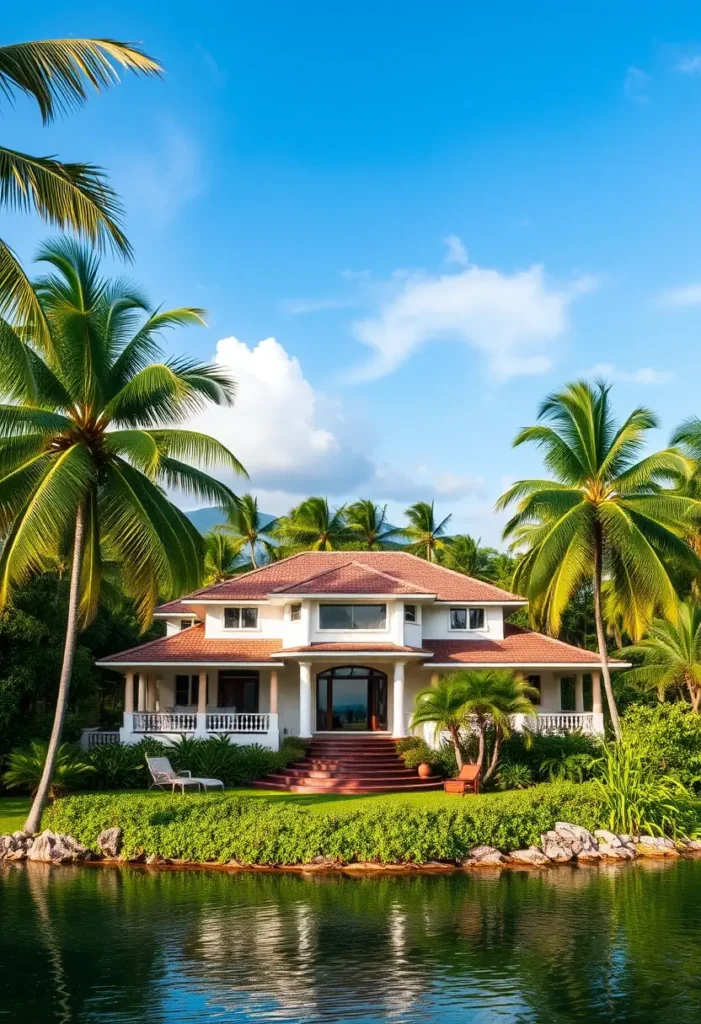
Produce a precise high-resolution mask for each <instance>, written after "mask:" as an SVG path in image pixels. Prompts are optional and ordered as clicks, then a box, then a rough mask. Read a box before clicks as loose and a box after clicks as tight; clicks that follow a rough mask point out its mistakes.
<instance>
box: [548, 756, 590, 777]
mask: <svg viewBox="0 0 701 1024" xmlns="http://www.w3.org/2000/svg"><path fill="white" fill-rule="evenodd" d="M591 766H592V756H591V754H584V753H577V752H576V751H573V752H571V753H567V752H566V751H564V750H561V751H558V753H557V754H551V755H550V757H544V758H543V760H542V761H541V762H540V771H541V773H542V774H543V775H544V776H546V777H547V778H548V779H550V781H551V782H561V781H563V780H564V781H567V782H584V780H585V778H587V775H588V774H589V773H590V771H591Z"/></svg>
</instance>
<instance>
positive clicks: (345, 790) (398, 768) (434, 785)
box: [252, 733, 443, 794]
mask: <svg viewBox="0 0 701 1024" xmlns="http://www.w3.org/2000/svg"><path fill="white" fill-rule="evenodd" d="M252 785H253V786H255V787H256V788H257V789H279V790H284V791H286V792H288V793H341V794H354V793H355V794H363V793H365V794H370V793H400V792H401V793H406V792H415V791H419V792H426V791H430V790H434V789H442V788H443V781H442V779H440V778H439V777H438V776H435V775H434V776H431V777H430V778H428V779H422V778H420V777H419V776H418V775H417V773H416V771H415V770H414V769H413V768H405V767H404V762H403V761H402V759H401V758H400V757H399V755H398V754H397V744H396V740H393V739H392V738H391V737H389V736H386V735H377V733H362V734H358V733H354V734H351V735H349V734H348V733H338V734H335V733H331V734H329V733H322V734H317V735H316V736H315V737H314V738H313V739H312V741H311V743H310V745H309V750H308V751H307V754H306V756H305V757H303V758H302V759H301V760H299V761H295V762H294V763H293V764H290V765H288V766H287V767H286V768H282V769H280V770H279V771H277V772H274V773H273V774H272V775H266V776H265V778H263V779H258V780H256V782H254V783H252Z"/></svg>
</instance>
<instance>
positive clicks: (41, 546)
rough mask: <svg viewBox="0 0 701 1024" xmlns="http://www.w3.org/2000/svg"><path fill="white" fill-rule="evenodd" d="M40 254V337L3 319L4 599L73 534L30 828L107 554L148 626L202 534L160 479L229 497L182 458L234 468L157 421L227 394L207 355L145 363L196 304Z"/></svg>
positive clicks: (223, 452)
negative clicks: (41, 340) (44, 337)
mask: <svg viewBox="0 0 701 1024" xmlns="http://www.w3.org/2000/svg"><path fill="white" fill-rule="evenodd" d="M39 259H40V260H42V261H44V262H46V263H47V264H49V266H50V267H51V268H52V272H51V273H49V274H48V275H46V276H45V277H43V278H42V279H41V280H40V281H39V282H38V284H37V295H38V298H39V301H40V303H41V307H42V311H43V315H44V317H45V320H46V323H47V324H48V326H49V332H50V344H49V345H47V346H44V347H43V349H42V350H40V349H39V347H38V346H37V345H36V344H33V343H32V342H31V341H27V340H26V339H25V337H24V335H23V334H22V333H19V332H17V331H15V330H13V328H12V327H11V326H10V324H9V323H8V322H7V321H0V397H2V398H3V399H4V400H5V404H3V405H0V535H3V534H5V535H6V540H5V544H4V547H3V551H2V555H1V556H0V607H4V606H6V605H7V604H8V602H9V601H10V599H11V596H12V593H13V590H14V588H16V587H17V586H19V585H21V584H22V583H23V582H24V581H26V580H27V579H28V578H29V577H30V576H31V575H32V574H33V573H34V572H37V571H39V570H41V569H42V566H43V562H44V559H46V558H47V557H49V558H50V557H52V556H53V555H55V553H56V551H57V550H64V549H66V548H67V547H68V546H69V543H70V544H72V557H71V582H70V595H69V604H68V621H67V626H66V640H65V647H64V659H63V667H62V670H61V678H60V683H59V690H58V697H57V702H56V712H55V717H54V724H53V728H52V732H51V741H50V744H49V753H48V757H47V759H46V765H45V769H44V777H43V779H42V782H41V784H40V785H39V788H38V790H37V795H36V799H35V801H34V804H33V806H32V809H31V811H30V814H29V818H28V819H27V828H28V829H29V830H30V831H35V830H36V829H37V828H38V827H39V823H40V819H41V808H42V806H43V803H44V801H45V799H46V794H47V793H48V790H49V786H50V782H51V775H52V771H53V767H54V761H55V757H56V753H57V750H58V747H59V744H60V740H61V733H62V729H63V720H64V716H65V712H66V706H67V698H68V689H69V684H70V679H71V669H72V663H73V655H74V651H75V646H76V638H77V634H78V629H79V624H83V625H84V624H86V623H87V622H89V621H90V619H91V618H92V617H93V616H94V614H95V612H96V609H97V606H98V601H99V596H100V583H101V577H102V565H103V561H115V562H118V563H119V565H120V573H121V582H122V587H123V590H124V593H125V594H126V595H127V596H128V597H130V598H133V600H134V602H135V604H136V608H137V611H138V614H139V617H140V619H141V622H142V624H146V623H147V622H148V621H149V619H150V616H151V614H152V612H153V609H154V607H155V605H156V604H157V602H158V600H159V597H160V596H168V595H170V596H178V595H180V594H182V593H186V592H187V591H188V590H191V589H192V588H193V587H196V586H198V585H199V583H200V581H201V576H202V568H203V561H204V541H203V539H202V537H201V536H200V534H199V533H198V532H197V530H196V529H195V528H194V526H193V525H192V523H190V521H189V520H188V518H187V517H186V516H185V515H184V514H183V513H182V512H181V511H180V510H179V509H177V508H176V507H175V505H173V504H172V503H171V502H170V501H169V500H168V498H167V497H166V495H165V493H164V490H163V488H164V487H169V488H178V489H180V490H181V491H184V492H186V493H190V494H193V495H195V496H196V497H200V498H206V499H208V500H213V501H215V502H216V503H217V504H228V503H229V502H232V501H233V500H234V495H233V494H232V492H231V491H230V490H229V489H228V487H225V486H224V485H223V484H221V483H219V482H218V481H217V480H215V479H214V478H213V477H211V476H209V475H208V474H206V473H204V472H202V471H201V470H200V469H197V468H195V467H194V466H193V465H191V462H192V461H194V462H196V463H199V464H200V465H204V466H207V467H214V466H224V467H226V468H227V469H228V470H229V471H233V472H236V473H241V472H243V468H242V466H241V465H240V463H239V462H238V461H237V459H236V458H235V457H234V456H233V455H232V454H231V452H229V451H228V450H227V449H226V448H225V447H224V446H223V445H221V444H220V443H219V442H218V441H215V440H213V439H212V438H210V437H208V436H207V435H204V434H199V433H196V432H193V431H189V430H182V429H171V428H170V427H169V426H168V427H165V426H163V425H164V424H168V425H170V424H173V423H177V422H178V421H181V420H182V419H184V418H186V417H187V416H188V415H190V414H191V413H193V412H195V411H197V410H199V409H201V408H203V407H204V406H205V405H206V404H207V403H209V402H215V403H218V404H222V405H228V404H230V403H231V402H232V401H233V398H234V390H235V389H234V384H233V382H232V381H231V379H230V378H229V377H228V376H227V375H226V374H225V373H224V372H223V371H221V370H220V369H218V368H217V367H214V366H209V365H205V364H199V363H195V362H192V361H190V360H185V359H174V360H169V361H167V362H160V363H151V362H150V360H151V359H153V358H154V357H155V356H156V355H157V354H158V353H159V351H160V344H159V333H160V332H161V331H162V330H163V329H164V328H166V327H170V326H173V325H181V324H191V323H201V322H202V311H201V310H198V309H189V308H181V309H174V310H169V311H167V312H162V311H151V310H150V309H149V306H148V303H147V301H146V299H145V298H144V297H143V296H142V295H141V293H140V292H139V291H138V290H137V289H135V288H134V287H133V286H131V285H128V284H127V283H125V282H124V281H115V282H110V281H108V280H105V279H104V278H102V277H101V276H100V274H99V266H98V261H97V260H96V258H95V257H94V256H93V255H91V254H90V253H89V252H88V251H87V250H86V249H84V248H82V247H81V246H80V245H79V244H78V243H77V242H74V241H72V240H70V239H58V240H57V241H54V242H51V243H49V244H46V245H44V246H43V247H42V249H41V251H40V253H39ZM142 320H143V322H140V321H142Z"/></svg>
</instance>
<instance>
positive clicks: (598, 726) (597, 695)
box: [591, 672, 605, 736]
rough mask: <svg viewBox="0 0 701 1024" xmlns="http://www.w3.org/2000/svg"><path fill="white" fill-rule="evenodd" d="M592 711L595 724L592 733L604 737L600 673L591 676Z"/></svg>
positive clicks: (593, 673)
mask: <svg viewBox="0 0 701 1024" xmlns="http://www.w3.org/2000/svg"><path fill="white" fill-rule="evenodd" d="M591 691H592V711H593V712H594V715H593V723H592V732H593V733H594V735H595V736H603V735H604V731H605V730H604V709H603V706H602V704H601V676H600V675H599V673H598V672H592V674H591Z"/></svg>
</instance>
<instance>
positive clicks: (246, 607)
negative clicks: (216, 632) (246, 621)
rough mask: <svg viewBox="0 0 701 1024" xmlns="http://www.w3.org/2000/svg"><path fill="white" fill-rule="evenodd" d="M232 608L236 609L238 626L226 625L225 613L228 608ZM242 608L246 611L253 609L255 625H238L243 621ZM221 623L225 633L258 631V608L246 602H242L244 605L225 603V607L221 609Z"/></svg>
mask: <svg viewBox="0 0 701 1024" xmlns="http://www.w3.org/2000/svg"><path fill="white" fill-rule="evenodd" d="M233 609H238V613H239V625H238V626H227V624H226V613H227V611H230V610H233ZM244 610H246V611H248V610H252V611H254V612H255V613H256V624H255V626H242V625H240V623H242V622H243V612H244ZM221 623H222V629H224V630H226V632H227V633H259V632H260V608H257V607H256V606H255V605H250V604H247V605H246V604H244V605H241V604H227V605H226V607H225V608H223V609H222V616H221Z"/></svg>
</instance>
